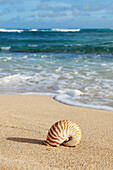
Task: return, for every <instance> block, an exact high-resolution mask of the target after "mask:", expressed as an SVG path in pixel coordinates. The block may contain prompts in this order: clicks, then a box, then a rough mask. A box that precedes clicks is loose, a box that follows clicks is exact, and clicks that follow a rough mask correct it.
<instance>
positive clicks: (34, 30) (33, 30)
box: [30, 29, 38, 31]
mask: <svg viewBox="0 0 113 170" xmlns="http://www.w3.org/2000/svg"><path fill="white" fill-rule="evenodd" d="M30 31H38V29H31V30H30Z"/></svg>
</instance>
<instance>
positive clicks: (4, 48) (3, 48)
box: [0, 47, 11, 51]
mask: <svg viewBox="0 0 113 170" xmlns="http://www.w3.org/2000/svg"><path fill="white" fill-rule="evenodd" d="M0 48H1V50H3V51H9V50H10V48H11V47H0Z"/></svg>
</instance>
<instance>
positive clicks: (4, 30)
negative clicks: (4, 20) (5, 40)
mask: <svg viewBox="0 0 113 170" xmlns="http://www.w3.org/2000/svg"><path fill="white" fill-rule="evenodd" d="M23 31H24V30H18V29H0V32H18V33H21V32H23Z"/></svg>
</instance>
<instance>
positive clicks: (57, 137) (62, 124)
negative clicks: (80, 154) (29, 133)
mask: <svg viewBox="0 0 113 170" xmlns="http://www.w3.org/2000/svg"><path fill="white" fill-rule="evenodd" d="M80 140H81V130H80V128H79V127H78V125H76V123H74V122H72V121H69V120H61V121H58V122H56V123H55V124H53V125H52V126H51V128H50V129H49V131H48V135H47V139H46V144H48V145H51V146H59V145H61V144H63V145H65V146H76V145H77V144H78V143H79V142H80Z"/></svg>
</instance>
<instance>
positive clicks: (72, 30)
mask: <svg viewBox="0 0 113 170" xmlns="http://www.w3.org/2000/svg"><path fill="white" fill-rule="evenodd" d="M51 30H52V31H59V32H78V31H80V29H59V28H53V29H51Z"/></svg>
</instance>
